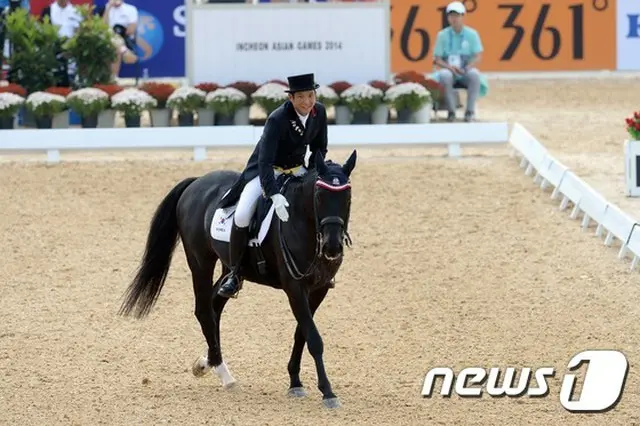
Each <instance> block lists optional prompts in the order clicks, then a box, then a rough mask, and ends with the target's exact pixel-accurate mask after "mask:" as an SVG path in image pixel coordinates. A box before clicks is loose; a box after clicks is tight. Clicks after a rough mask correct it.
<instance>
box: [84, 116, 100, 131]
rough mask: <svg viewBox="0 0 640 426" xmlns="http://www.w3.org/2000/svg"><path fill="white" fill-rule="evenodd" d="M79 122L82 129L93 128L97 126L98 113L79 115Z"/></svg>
mask: <svg viewBox="0 0 640 426" xmlns="http://www.w3.org/2000/svg"><path fill="white" fill-rule="evenodd" d="M80 124H81V125H82V128H83V129H95V128H96V127H98V114H92V115H88V116H86V117H85V116H82V117H80Z"/></svg>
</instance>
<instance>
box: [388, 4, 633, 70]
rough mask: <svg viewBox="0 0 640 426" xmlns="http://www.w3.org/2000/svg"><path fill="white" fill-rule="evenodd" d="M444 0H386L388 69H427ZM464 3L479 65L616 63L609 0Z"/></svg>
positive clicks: (593, 66)
mask: <svg viewBox="0 0 640 426" xmlns="http://www.w3.org/2000/svg"><path fill="white" fill-rule="evenodd" d="M621 1H623V2H624V1H625V0H621ZM628 2H629V3H638V2H637V1H634V0H628ZM448 3H449V1H448V0H433V1H429V2H423V1H420V0H392V2H391V6H392V9H391V28H392V35H391V37H392V41H391V64H392V71H393V72H401V71H404V70H416V71H419V72H431V71H432V69H433V66H432V60H433V57H432V53H433V48H434V46H435V41H436V37H437V35H438V31H439V30H441V29H442V28H444V26H446V25H447V23H446V14H445V8H446V5H447V4H448ZM464 4H465V6H466V7H467V12H468V13H467V16H466V17H465V23H466V24H467V25H469V26H471V27H473V28H475V29H476V30H477V31H478V33H479V35H480V37H481V39H482V43H483V45H484V50H485V51H484V54H483V58H482V65H481V67H482V70H483V71H490V72H496V71H499V72H511V71H579V70H602V69H607V70H612V69H616V49H615V47H614V46H615V45H616V23H617V16H616V8H615V3H614V1H613V0H554V1H553V2H551V1H547V2H541V1H539V0H515V1H510V0H466V1H464ZM636 8H637V7H636ZM639 31H640V30H639Z"/></svg>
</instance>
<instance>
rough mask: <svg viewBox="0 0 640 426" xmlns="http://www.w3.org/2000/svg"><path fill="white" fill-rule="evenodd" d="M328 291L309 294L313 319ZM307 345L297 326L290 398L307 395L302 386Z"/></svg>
mask: <svg viewBox="0 0 640 426" xmlns="http://www.w3.org/2000/svg"><path fill="white" fill-rule="evenodd" d="M328 291H329V287H323V288H321V289H318V290H315V291H313V292H312V293H310V294H309V310H310V311H311V316H312V317H313V315H314V314H315V312H316V310H318V307H319V306H320V304H321V303H322V301H323V300H324V298H325V296H326V295H327V292H328ZM305 343H306V341H305V338H304V334H303V333H302V328H301V327H300V325H298V326H296V332H295V336H294V342H293V349H292V350H291V358H290V359H289V365H288V370H289V379H290V385H289V391H288V393H289V395H290V396H294V397H303V396H306V395H307V393H306V391H305V390H304V387H303V386H302V381H301V380H300V363H301V361H302V352H303V351H304V345H305Z"/></svg>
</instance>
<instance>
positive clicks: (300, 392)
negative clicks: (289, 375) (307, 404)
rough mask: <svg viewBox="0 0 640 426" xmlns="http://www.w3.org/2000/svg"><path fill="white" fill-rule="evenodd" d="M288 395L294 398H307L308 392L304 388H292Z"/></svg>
mask: <svg viewBox="0 0 640 426" xmlns="http://www.w3.org/2000/svg"><path fill="white" fill-rule="evenodd" d="M287 395H289V396H292V397H294V398H304V397H305V396H307V391H305V390H304V388H302V387H297V388H290V389H289V391H287Z"/></svg>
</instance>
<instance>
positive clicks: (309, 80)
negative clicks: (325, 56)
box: [286, 74, 320, 93]
mask: <svg viewBox="0 0 640 426" xmlns="http://www.w3.org/2000/svg"><path fill="white" fill-rule="evenodd" d="M287 80H288V81H289V90H286V92H288V93H295V92H304V91H306V90H315V89H317V88H318V87H320V85H319V84H316V82H315V78H314V75H313V74H300V75H293V76H291V77H287Z"/></svg>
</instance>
